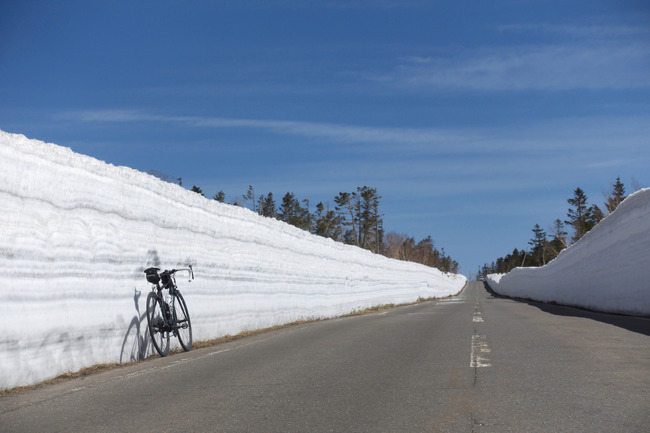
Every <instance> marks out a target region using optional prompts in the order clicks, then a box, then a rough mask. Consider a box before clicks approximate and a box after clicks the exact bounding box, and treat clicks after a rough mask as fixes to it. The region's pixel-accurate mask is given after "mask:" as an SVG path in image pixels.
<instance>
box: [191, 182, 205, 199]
mask: <svg viewBox="0 0 650 433" xmlns="http://www.w3.org/2000/svg"><path fill="white" fill-rule="evenodd" d="M192 192H195V193H197V194H201V195H202V196H203V197H205V195H204V194H203V191H201V188H199V187H198V186H196V185H193V186H192Z"/></svg>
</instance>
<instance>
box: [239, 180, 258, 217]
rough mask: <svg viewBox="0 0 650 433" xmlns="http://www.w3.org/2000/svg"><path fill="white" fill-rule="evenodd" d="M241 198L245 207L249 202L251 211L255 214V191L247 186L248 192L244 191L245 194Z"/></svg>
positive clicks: (250, 186)
mask: <svg viewBox="0 0 650 433" xmlns="http://www.w3.org/2000/svg"><path fill="white" fill-rule="evenodd" d="M242 198H243V199H244V205H246V203H248V201H249V200H250V202H251V203H252V206H253V208H252V209H251V210H252V211H253V212H257V208H256V207H255V190H254V189H253V186H252V185H248V191H246V194H244V195H242Z"/></svg>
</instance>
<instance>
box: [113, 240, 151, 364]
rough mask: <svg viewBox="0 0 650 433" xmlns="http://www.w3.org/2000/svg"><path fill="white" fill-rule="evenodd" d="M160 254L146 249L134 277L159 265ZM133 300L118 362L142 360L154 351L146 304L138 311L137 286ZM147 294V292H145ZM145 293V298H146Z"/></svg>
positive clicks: (139, 294) (140, 275)
mask: <svg viewBox="0 0 650 433" xmlns="http://www.w3.org/2000/svg"><path fill="white" fill-rule="evenodd" d="M159 266H160V256H159V255H158V251H157V250H154V249H152V250H149V251H147V260H146V266H145V267H138V268H137V269H135V270H134V277H135V278H140V277H142V278H144V273H143V272H144V270H145V268H149V267H159ZM133 291H134V294H133V302H134V304H135V316H133V319H131V323H130V324H129V327H128V328H127V330H126V334H125V335H124V340H123V341H122V350H121V351H120V363H124V362H136V361H142V360H143V359H145V358H147V357H148V356H150V355H152V354H153V353H154V352H155V349H154V347H153V343H152V342H151V338H150V336H149V329H148V328H147V312H146V308H147V307H146V305H145V311H144V312H142V313H141V312H140V297H141V296H142V291H140V290H138V288H137V287H136V288H134V289H133ZM146 294H148V292H147V293H146ZM146 294H145V299H146Z"/></svg>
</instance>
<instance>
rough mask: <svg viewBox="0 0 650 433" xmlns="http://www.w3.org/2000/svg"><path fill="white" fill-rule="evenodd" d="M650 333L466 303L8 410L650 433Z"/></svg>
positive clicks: (196, 428)
mask: <svg viewBox="0 0 650 433" xmlns="http://www.w3.org/2000/svg"><path fill="white" fill-rule="evenodd" d="M648 390H650V321H649V320H648V319H643V318H626V317H621V316H610V315H605V314H596V313H590V312H584V311H581V310H575V309H571V308H566V307H559V306H550V305H543V304H535V303H527V302H518V301H514V300H510V299H505V298H499V297H495V296H493V295H492V294H490V293H489V292H488V291H486V290H485V289H484V287H483V285H482V283H477V282H474V283H470V284H469V285H468V287H467V288H466V289H465V290H464V291H463V293H461V294H460V295H459V296H457V297H455V298H451V299H446V300H440V301H434V302H425V303H421V304H417V305H411V306H405V307H399V308H394V309H391V310H385V311H381V312H377V313H373V314H369V315H364V316H357V317H349V318H341V319H335V320H327V321H321V322H315V323H308V324H302V325H295V326H291V327H288V328H284V329H280V330H275V331H271V332H267V333H264V334H259V335H256V336H253V337H248V338H244V339H241V340H237V341H233V342H230V343H227V344H221V345H217V346H212V347H209V348H205V349H198V350H193V351H191V352H188V353H181V354H175V355H173V356H169V357H167V358H155V359H152V360H150V361H146V362H141V363H139V364H136V365H132V366H128V367H125V368H120V369H116V370H112V371H107V372H104V373H101V374H96V375H92V376H87V377H85V378H82V379H75V380H70V381H66V382H63V383H57V384H53V385H48V386H44V387H41V388H37V389H33V390H30V391H26V392H20V393H15V394H8V395H5V396H3V397H1V398H0V431H2V432H5V433H8V432H27V431H33V432H40V431H43V432H46V431H47V432H63V431H74V432H78V431H79V432H80V431H83V432H117V431H124V432H126V431H128V432H178V431H184V432H205V431H211V432H265V433H269V432H373V433H376V432H391V433H396V432H399V433H402V432H499V433H502V432H518V433H521V432H609V433H611V432H626V433H629V432H648V431H650V393H649V392H648Z"/></svg>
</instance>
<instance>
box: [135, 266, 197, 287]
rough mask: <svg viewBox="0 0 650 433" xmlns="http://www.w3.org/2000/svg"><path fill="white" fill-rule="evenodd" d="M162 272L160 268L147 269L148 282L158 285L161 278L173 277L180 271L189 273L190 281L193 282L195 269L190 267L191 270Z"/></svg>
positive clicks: (167, 270)
mask: <svg viewBox="0 0 650 433" xmlns="http://www.w3.org/2000/svg"><path fill="white" fill-rule="evenodd" d="M158 271H160V268H149V269H145V271H144V273H145V274H147V281H149V282H150V283H152V284H157V283H158V282H159V281H160V277H162V276H172V275H174V274H175V273H176V272H179V271H181V272H182V271H187V273H188V274H189V277H190V278H191V279H190V280H189V281H190V282H191V281H192V280H193V279H194V269H193V268H192V265H189V268H182V269H166V270H164V271H162V272H160V273H159V272H158Z"/></svg>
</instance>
